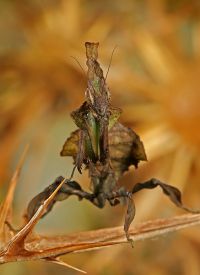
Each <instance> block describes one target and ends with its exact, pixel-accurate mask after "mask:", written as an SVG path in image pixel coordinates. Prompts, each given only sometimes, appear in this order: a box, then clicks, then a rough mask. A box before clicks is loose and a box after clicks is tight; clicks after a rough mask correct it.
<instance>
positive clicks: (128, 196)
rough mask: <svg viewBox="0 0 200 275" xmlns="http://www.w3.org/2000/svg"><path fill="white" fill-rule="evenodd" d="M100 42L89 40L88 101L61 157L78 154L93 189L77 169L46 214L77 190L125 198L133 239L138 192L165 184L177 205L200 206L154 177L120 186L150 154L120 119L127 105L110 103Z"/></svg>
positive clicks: (96, 198)
mask: <svg viewBox="0 0 200 275" xmlns="http://www.w3.org/2000/svg"><path fill="white" fill-rule="evenodd" d="M98 46H99V43H90V42H86V43H85V47H86V57H87V62H86V64H87V67H88V72H87V79H88V83H87V89H86V92H85V101H84V102H83V104H82V105H81V106H80V107H79V108H78V109H77V110H75V111H73V112H72V113H71V116H72V118H73V120H74V122H75V124H76V125H77V127H78V129H77V130H76V131H75V132H73V133H71V135H70V137H69V138H68V139H67V140H66V142H65V144H64V146H63V149H62V151H61V156H71V157H73V159H74V164H75V166H74V169H73V172H74V170H75V169H76V168H77V170H78V171H79V172H80V173H81V169H82V167H83V166H84V167H85V168H86V169H88V171H89V177H90V179H91V184H90V185H91V188H92V192H86V191H84V190H83V189H82V187H81V185H80V184H78V183H77V182H76V181H73V180H72V177H73V172H72V177H71V178H70V179H69V180H66V181H65V182H64V184H63V185H62V187H61V188H60V190H59V191H58V193H57V194H56V196H55V197H54V200H53V201H52V202H51V204H50V205H49V207H48V209H46V213H45V214H47V213H48V212H49V211H50V210H51V209H52V207H53V205H54V203H55V202H56V201H61V200H65V199H67V198H68V197H69V196H71V195H76V196H77V197H78V198H79V199H80V200H82V199H86V200H88V201H90V202H91V203H93V204H94V205H95V206H97V207H99V208H103V207H104V205H105V203H106V201H108V202H109V203H110V205H111V206H115V205H117V204H119V203H120V202H121V201H124V200H125V201H126V202H127V204H128V207H127V213H126V215H125V223H124V231H125V234H126V237H127V240H129V241H131V240H130V238H129V234H128V229H129V226H130V224H131V222H132V220H133V219H134V216H135V206H134V202H133V195H134V194H135V193H136V192H138V191H140V190H142V189H145V188H146V189H152V188H155V187H157V186H160V187H161V188H162V190H163V192H164V194H165V195H167V196H169V198H170V199H171V201H172V202H173V203H174V204H175V205H176V206H178V207H180V208H182V209H184V210H186V211H189V212H195V213H196V212H197V211H193V210H191V209H189V208H187V207H185V206H184V205H183V204H182V202H181V193H180V191H179V190H178V189H177V188H175V187H173V186H171V185H168V184H165V183H163V182H161V181H159V180H157V179H154V178H153V179H150V180H148V181H146V182H143V183H137V184H136V185H135V186H134V187H133V188H132V189H131V190H128V191H127V190H125V188H124V187H121V188H118V187H117V183H118V181H119V179H120V178H121V177H122V176H123V174H124V172H125V171H127V170H128V169H129V167H130V166H131V165H134V166H135V168H137V167H138V163H139V162H140V161H146V160H147V158H146V154H145V150H144V146H143V143H142V141H141V140H140V138H139V136H138V135H137V134H136V133H135V132H134V131H133V130H132V129H130V128H127V127H125V126H124V125H122V124H121V123H120V122H119V121H118V119H119V117H120V114H121V110H120V109H119V108H116V107H113V106H112V105H111V103H110V91H109V89H108V87H107V85H106V81H105V78H104V76H103V71H102V69H101V67H100V65H99V63H98V61H97V59H98ZM63 179H64V178H63V177H62V176H60V177H58V178H57V179H56V180H55V181H54V182H53V183H52V184H51V185H50V186H48V187H47V188H46V189H45V190H44V191H43V192H41V193H39V194H38V195H37V196H35V197H34V198H33V199H32V200H31V201H30V203H29V205H28V208H27V217H28V219H30V218H31V217H32V216H33V215H34V213H35V212H36V211H37V209H38V207H39V206H40V205H41V204H42V203H43V202H44V200H46V199H47V198H48V197H49V195H50V194H51V193H52V192H53V191H54V190H55V189H56V187H57V186H58V185H59V184H60V183H61V182H62V180H63Z"/></svg>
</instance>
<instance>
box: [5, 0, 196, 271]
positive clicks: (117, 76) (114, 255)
mask: <svg viewBox="0 0 200 275" xmlns="http://www.w3.org/2000/svg"><path fill="white" fill-rule="evenodd" d="M0 16H1V26H0V42H1V45H0V71H1V74H0V89H1V91H0V104H1V108H0V114H1V116H0V135H1V143H0V152H1V154H0V178H1V181H0V184H1V189H0V196H1V200H3V198H4V197H5V193H6V190H7V189H8V183H9V180H10V175H11V173H12V171H13V170H14V167H15V166H16V160H17V159H18V158H19V157H18V156H19V154H20V153H21V151H22V148H23V147H24V145H25V144H26V143H30V150H29V153H28V156H27V159H26V162H25V165H24V168H23V173H22V176H21V178H20V181H19V183H18V186H17V192H16V196H15V200H14V208H13V211H12V212H13V226H14V227H16V228H19V227H20V226H21V224H22V215H23V211H24V209H25V208H26V205H27V203H28V201H29V200H30V199H31V198H32V197H33V195H35V194H37V193H38V192H40V191H41V190H42V189H43V188H44V187H45V186H47V185H48V184H50V183H51V182H52V180H53V179H54V178H55V177H56V176H59V175H60V174H62V175H64V176H69V174H70V171H71V167H72V166H71V160H70V159H69V160H66V159H61V158H60V157H59V151H60V149H61V146H62V144H63V142H64V140H65V139H66V137H67V136H68V135H69V133H70V132H71V130H72V129H74V128H73V124H72V122H71V119H70V117H69V113H70V112H71V111H72V110H73V109H74V108H75V107H78V106H79V105H80V103H81V102H82V100H83V95H84V91H85V87H86V80H85V75H84V74H83V72H82V71H81V69H80V68H79V67H78V66H77V64H76V63H75V62H74V60H73V59H72V58H71V57H70V56H74V57H76V58H77V59H78V60H79V62H80V63H81V64H84V63H85V54H84V51H85V50H84V42H85V41H99V42H100V45H101V47H100V57H99V59H100V61H101V63H102V64H103V67H104V69H105V70H106V68H107V66H108V63H109V58H110V54H111V52H112V49H113V48H114V47H115V45H117V46H118V48H117V50H116V51H115V54H114V58H113V63H112V67H111V70H110V72H109V75H108V84H109V87H110V90H111V92H112V102H113V104H114V105H116V106H119V107H120V108H121V109H123V115H122V120H123V123H124V124H126V125H127V126H130V127H132V128H133V129H135V130H136V132H137V133H139V135H140V137H141V139H142V140H143V142H144V145H145V149H146V153H147V156H148V160H149V161H148V163H145V164H142V165H140V166H139V169H138V170H137V171H134V170H132V169H131V170H130V172H129V173H127V174H126V175H125V177H124V178H123V182H121V183H123V184H124V185H126V186H127V187H130V186H133V184H134V183H136V182H138V181H141V180H146V179H148V178H150V177H157V178H160V179H161V180H164V181H165V182H168V183H170V184H172V185H174V186H176V187H178V188H179V189H181V190H182V192H183V199H184V202H185V203H187V205H190V206H192V207H193V208H195V207H196V208H197V207H199V206H200V203H199V197H200V187H199V179H200V159H199V151H200V131H199V121H200V108H199V102H200V93H199V73H200V17H199V16H200V5H199V1H194V0H193V1H189V0H188V1H183V0H182V1H181V0H176V1H170V0H168V1H167V0H155V1H150V0H149V1H148V0H146V1H131V0H130V1H129V0H126V1H120V0H117V1H87V0H85V1H84V0H73V1H72V0H71V1H70V0H69V1H65V0H63V1H61V0H60V1H53V0H52V1H42V2H41V1H31V0H29V1H1V2H0ZM17 171H18V170H17ZM76 177H77V179H79V182H80V178H79V176H78V175H76ZM81 181H82V182H81V183H82V184H83V186H84V188H88V179H87V175H86V174H84V178H81ZM14 182H15V178H14ZM12 186H13V185H12ZM10 192H11V193H9V194H10V196H11V197H12V190H11V191H10ZM11 197H10V202H11V201H12V200H11ZM135 200H136V206H137V213H136V219H135V221H134V224H133V228H132V229H131V233H132V234H134V235H135V238H136V239H137V234H138V232H139V236H140V237H141V238H145V236H147V237H148V236H149V235H148V234H147V235H145V232H146V231H145V230H147V231H148V230H151V229H152V227H151V226H153V232H154V233H155V235H152V236H158V235H159V234H162V233H165V232H166V231H169V230H168V229H167V228H170V229H171V230H175V229H179V228H181V227H184V226H185V224H187V225H188V224H189V225H190V224H193V223H198V222H199V217H198V216H180V217H179V216H178V217H177V218H173V217H174V216H175V215H177V214H183V213H182V212H181V211H180V210H178V209H176V207H174V206H173V205H171V204H170V203H169V201H168V200H167V199H164V198H163V195H162V194H161V192H159V191H144V192H143V193H142V194H139V195H137V196H136V198H135ZM7 206H8V204H7ZM4 210H5V211H4V212H3V213H4V215H3V214H2V212H1V221H2V220H4V218H5V217H6V216H7V214H9V216H11V211H10V210H9V207H8V208H6V209H5V208H4ZM123 212H124V209H123V208H122V207H118V208H116V209H113V208H110V207H107V208H106V209H103V210H98V209H96V208H94V207H93V206H92V205H91V206H90V205H89V204H87V203H82V202H81V203H79V202H77V201H76V200H73V199H69V200H68V201H66V202H63V203H62V205H61V204H60V205H58V206H56V207H55V209H54V210H53V212H52V214H49V215H50V217H47V218H46V219H44V220H41V221H40V227H37V232H40V233H41V234H42V235H43V237H41V236H37V237H38V246H39V250H40V248H41V247H42V245H44V243H41V242H40V240H41V239H40V238H43V239H44V235H45V236H49V237H45V238H47V242H46V243H52V245H54V246H55V243H56V245H58V244H59V243H61V242H62V243H63V242H66V243H65V244H66V246H67V247H69V240H72V238H73V242H75V243H76V242H77V239H76V235H74V233H73V232H77V231H81V230H89V229H90V230H92V229H97V228H108V227H113V226H116V225H122V217H123ZM2 215H3V216H2ZM158 217H159V218H161V217H162V218H166V219H165V220H164V221H163V222H161V223H160V221H159V220H154V219H155V218H158ZM169 217H172V218H171V219H170V218H169ZM149 219H151V220H153V225H152V223H147V224H140V223H139V222H143V221H148V220H149ZM137 224H140V225H138V227H136V228H135V227H134V226H135V225H137ZM161 224H164V225H163V226H164V228H161V229H160V230H159V231H158V229H159V228H160V227H159V226H161ZM180 224H181V225H180ZM0 229H1V233H2V223H1V228H0ZM29 229H30V228H29ZM112 230H113V231H112ZM120 230H121V229H120V228H113V229H112V228H111V229H105V230H104V231H103V236H104V237H105V235H106V236H108V239H104V241H105V244H106V242H109V244H113V242H117V243H118V242H123V241H124V239H123V238H122V237H121V235H120V234H121V231H120ZM137 230H138V231H137ZM156 230H157V231H156ZM69 232H72V233H71V234H72V235H68V238H67V237H66V239H65V240H63V239H59V237H54V241H55V243H53V240H52V239H51V242H50V241H49V239H48V238H51V237H50V233H51V235H52V233H53V234H54V235H55V234H56V235H57V236H58V235H60V234H61V233H62V234H65V235H66V233H69ZM101 232H102V231H100V232H99V231H94V232H88V235H86V236H85V235H84V233H83V234H80V235H79V236H80V237H79V238H80V239H79V240H78V242H80V240H82V241H83V240H84V243H85V245H89V244H88V243H87V242H90V241H91V235H92V236H93V238H94V239H92V240H93V243H94V240H96V241H97V240H98V239H95V237H97V236H98V237H101V236H102V235H101ZM93 234H94V235H93ZM95 234H97V235H95ZM110 234H111V235H112V234H113V235H112V236H113V237H114V239H112V240H110V239H109V236H110ZM142 234H143V235H142ZM88 236H89V239H88ZM5 237H6V238H9V239H10V237H12V236H1V240H2V238H5ZM56 238H57V239H56ZM63 238H64V237H63ZM4 240H5V239H4ZM100 241H102V239H100ZM29 244H30V245H33V246H32V247H34V248H35V243H34V242H31V239H30V243H29ZM76 244H77V243H76ZM101 244H102V243H101ZM40 245H41V246H40ZM73 245H74V243H73ZM73 245H72V246H73ZM90 245H91V244H90ZM96 246H97V247H98V246H100V245H99V244H96ZM43 248H44V247H42V249H43ZM37 249H38V248H37ZM47 249H49V248H48V247H47ZM77 250H80V247H79V249H78V248H77V247H76V249H74V250H70V252H71V251H77ZM66 251H69V250H66ZM186 251H187V253H186ZM199 252H200V238H199V228H198V227H196V228H191V229H187V230H183V231H180V232H178V233H173V234H169V235H166V236H165V237H164V238H161V239H160V238H156V240H154V241H145V242H142V243H140V242H138V243H137V242H136V243H135V248H134V249H131V248H130V247H129V246H127V245H124V244H121V245H117V246H113V247H111V248H107V249H106V250H105V249H104V250H99V251H91V252H84V253H81V254H76V255H72V254H69V255H67V256H66V257H65V258H64V261H66V262H67V263H70V264H72V265H75V266H77V267H79V268H81V269H83V270H86V271H87V272H88V273H89V274H137V275H140V274H141V275H143V274H150V275H151V274H158V275H159V274H160V275H167V274H172V275H173V274H174V275H175V274H191V275H199V274H200V256H199V255H200V253H199ZM119 259H120V260H119ZM0 270H1V273H2V274H6V275H7V274H10V273H11V272H13V270H14V271H15V274H16V275H17V274H20V275H21V274H26V273H28V274H30V275H31V274H35V273H36V272H39V273H40V274H54V273H55V272H56V273H57V274H72V272H73V271H71V270H69V271H68V270H66V269H64V268H62V267H58V266H56V265H51V266H50V264H46V263H37V262H30V263H26V264H24V263H23V264H22V263H15V264H10V265H2V266H1V267H0ZM67 272H69V273H67Z"/></svg>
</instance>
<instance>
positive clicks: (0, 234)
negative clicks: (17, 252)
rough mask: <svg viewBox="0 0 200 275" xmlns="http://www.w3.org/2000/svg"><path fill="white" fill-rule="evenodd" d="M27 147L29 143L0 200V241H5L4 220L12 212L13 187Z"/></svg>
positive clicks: (26, 148) (27, 146)
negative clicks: (5, 193)
mask: <svg viewBox="0 0 200 275" xmlns="http://www.w3.org/2000/svg"><path fill="white" fill-rule="evenodd" d="M28 148H29V145H26V147H25V149H24V151H23V153H22V156H21V158H20V160H19V162H18V165H17V168H16V170H15V172H14V174H13V176H12V178H11V181H10V184H9V188H8V192H7V195H6V198H5V200H4V201H3V202H2V204H1V207H0V242H2V243H4V242H5V222H6V220H7V218H8V215H9V213H10V212H12V202H13V196H14V192H15V188H16V185H17V182H18V179H19V176H20V172H21V169H22V166H23V163H24V160H25V157H26V154H27V151H28Z"/></svg>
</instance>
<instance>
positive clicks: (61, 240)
mask: <svg viewBox="0 0 200 275" xmlns="http://www.w3.org/2000/svg"><path fill="white" fill-rule="evenodd" d="M199 224H200V214H188V215H181V216H177V217H173V218H169V219H157V220H152V221H148V222H145V223H141V224H139V225H138V226H136V227H134V228H131V229H130V237H132V238H133V240H134V241H139V240H145V239H149V238H155V237H158V236H161V235H166V234H167V233H170V232H174V231H177V230H180V229H183V228H187V227H191V226H194V225H199ZM125 242H127V239H126V236H125V234H124V230H123V227H115V228H107V229H100V230H95V231H88V232H80V233H76V234H70V235H66V236H56V237H43V236H39V237H37V239H35V240H34V239H33V240H29V241H27V242H26V243H25V248H26V253H25V254H24V253H20V251H19V253H18V254H15V255H12V254H9V253H3V254H1V256H0V263H7V262H13V261H30V260H39V259H47V260H48V258H53V259H55V258H56V257H58V256H60V255H64V254H67V253H75V252H84V251H88V250H93V249H99V248H102V247H106V246H111V245H115V244H120V243H125Z"/></svg>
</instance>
